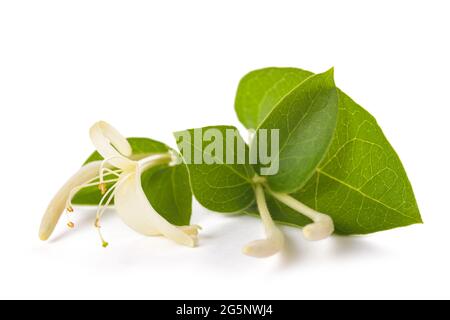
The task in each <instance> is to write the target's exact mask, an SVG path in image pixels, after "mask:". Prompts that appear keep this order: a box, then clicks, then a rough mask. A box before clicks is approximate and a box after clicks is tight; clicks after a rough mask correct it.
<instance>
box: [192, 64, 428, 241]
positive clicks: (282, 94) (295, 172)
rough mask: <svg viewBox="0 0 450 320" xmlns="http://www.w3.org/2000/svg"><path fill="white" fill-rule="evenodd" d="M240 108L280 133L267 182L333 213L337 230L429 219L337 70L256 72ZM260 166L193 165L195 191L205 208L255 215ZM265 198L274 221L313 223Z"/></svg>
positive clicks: (244, 116)
mask: <svg viewBox="0 0 450 320" xmlns="http://www.w3.org/2000/svg"><path fill="white" fill-rule="evenodd" d="M235 109H236V113H237V115H238V118H239V120H240V121H241V122H242V124H243V125H244V126H246V127H247V128H248V129H256V132H258V130H261V129H279V130H280V146H281V148H280V153H279V159H278V160H279V163H280V171H279V172H278V174H276V175H272V176H267V177H266V180H265V181H266V185H267V187H268V188H269V189H270V190H273V191H276V192H283V193H288V194H290V195H291V196H292V197H294V198H295V199H298V200H300V201H301V202H303V203H305V204H307V205H309V206H310V207H311V208H314V209H316V210H317V211H321V212H326V213H327V214H329V215H330V216H331V217H332V218H333V220H334V224H335V230H336V232H338V233H341V234H366V233H371V232H376V231H381V230H387V229H392V228H396V227H401V226H407V225H410V224H414V223H421V222H422V220H421V216H420V213H419V209H418V207H417V203H416V201H415V197H414V194H413V191H412V188H411V185H410V182H409V180H408V178H407V175H406V173H405V170H404V168H403V166H402V164H401V161H400V159H399V157H398V156H397V154H396V153H395V151H394V149H393V148H392V146H391V145H390V144H389V142H388V140H387V139H386V137H385V136H384V134H383V132H382V130H381V129H380V127H379V126H378V124H377V122H376V121H375V119H374V118H373V117H372V116H371V115H370V114H369V113H368V112H367V111H366V110H364V109H363V108H362V107H361V106H359V105H358V104H356V103H355V102H354V101H353V100H352V99H351V98H349V97H348V96H347V95H346V94H345V93H343V92H342V91H340V90H339V89H337V88H336V87H335V85H334V81H333V70H329V71H328V72H325V73H322V74H317V75H314V74H313V73H311V72H309V71H305V70H301V69H295V68H266V69H260V70H256V71H253V72H250V73H249V74H247V75H246V76H244V77H243V78H242V80H241V81H240V83H239V87H238V91H237V95H236V101H235ZM216 128H217V129H219V130H223V128H229V127H216ZM191 130H192V129H191ZM260 167H261V165H260V164H256V165H250V164H245V165H242V164H241V165H235V166H234V165H231V166H230V165H229V164H214V165H205V164H189V165H188V169H189V174H190V179H191V185H192V190H193V193H194V195H195V197H196V198H197V200H198V201H199V202H200V203H201V204H202V205H203V206H205V207H206V208H208V209H210V210H212V211H218V212H236V211H239V212H244V213H247V214H251V215H258V211H257V209H256V205H255V204H254V194H253V193H252V188H253V186H254V184H255V181H254V179H252V177H254V174H255V172H257V173H259V172H260V170H259V169H260ZM242 173H245V174H242ZM266 198H267V201H268V206H269V209H270V212H271V215H272V217H273V218H274V220H275V221H277V222H279V223H284V224H289V225H293V226H304V225H306V224H308V223H310V222H311V221H310V220H309V219H308V218H306V217H304V216H302V215H299V214H298V212H297V211H294V210H292V209H290V208H289V207H287V206H286V205H285V204H283V203H280V202H279V201H278V200H276V199H274V198H273V197H272V196H271V195H270V193H267V194H266Z"/></svg>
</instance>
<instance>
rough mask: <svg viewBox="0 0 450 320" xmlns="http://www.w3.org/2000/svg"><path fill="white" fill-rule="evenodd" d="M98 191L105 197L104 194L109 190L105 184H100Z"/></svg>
mask: <svg viewBox="0 0 450 320" xmlns="http://www.w3.org/2000/svg"><path fill="white" fill-rule="evenodd" d="M98 189H99V190H100V192H101V194H102V195H104V194H105V193H106V190H107V189H108V188H107V187H106V184H105V183H100V184H99V185H98Z"/></svg>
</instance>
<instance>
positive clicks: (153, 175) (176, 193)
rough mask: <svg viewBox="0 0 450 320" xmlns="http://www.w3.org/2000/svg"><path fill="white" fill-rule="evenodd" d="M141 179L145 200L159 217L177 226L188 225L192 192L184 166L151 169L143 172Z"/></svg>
mask: <svg viewBox="0 0 450 320" xmlns="http://www.w3.org/2000/svg"><path fill="white" fill-rule="evenodd" d="M141 179H142V188H143V189H144V192H145V195H146V196H147V199H148V200H149V201H150V203H151V205H152V207H153V208H154V209H155V210H156V211H157V212H158V213H159V214H160V215H161V216H163V217H164V218H165V219H166V220H167V221H169V222H170V223H172V224H174V225H177V226H185V225H189V222H190V220H191V213H192V192H191V187H190V185H189V175H188V171H187V168H186V166H185V165H184V164H181V165H177V166H173V167H167V166H160V167H155V168H152V169H150V170H147V171H145V172H144V173H143V174H142V177H141Z"/></svg>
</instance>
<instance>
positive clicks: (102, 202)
mask: <svg viewBox="0 0 450 320" xmlns="http://www.w3.org/2000/svg"><path fill="white" fill-rule="evenodd" d="M130 175H131V174H128V175H125V176H124V177H121V180H120V181H122V182H120V181H118V182H117V183H115V184H114V185H113V186H112V187H111V188H110V189H109V190H108V191H106V193H105V194H104V195H103V197H102V198H101V199H100V202H99V204H98V208H97V213H96V215H95V222H94V226H95V228H96V229H97V232H98V235H99V237H100V240H101V241H102V246H103V247H104V248H106V247H107V246H108V242H106V241H105V239H104V238H103V235H102V232H101V230H100V229H101V225H100V220H101V218H102V216H103V214H104V213H105V211H106V209H107V208H108V206H109V205H110V204H111V201H112V200H113V199H114V195H115V190H116V189H117V187H118V186H120V184H121V183H123V181H126V179H127V178H128V177H129V176H130ZM105 200H106V201H105Z"/></svg>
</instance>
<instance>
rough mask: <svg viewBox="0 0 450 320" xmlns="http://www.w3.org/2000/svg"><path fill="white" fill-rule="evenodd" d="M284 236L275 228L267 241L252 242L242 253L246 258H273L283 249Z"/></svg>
mask: <svg viewBox="0 0 450 320" xmlns="http://www.w3.org/2000/svg"><path fill="white" fill-rule="evenodd" d="M283 246H284V236H283V234H282V233H281V231H280V230H279V229H278V228H277V229H275V230H273V234H272V235H270V236H268V237H267V239H260V240H254V241H252V242H250V243H248V244H247V245H246V246H245V247H244V248H243V249H242V252H243V253H244V254H246V255H248V256H252V257H255V258H266V257H270V256H273V255H274V254H276V253H278V252H279V251H281V250H282V249H283Z"/></svg>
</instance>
